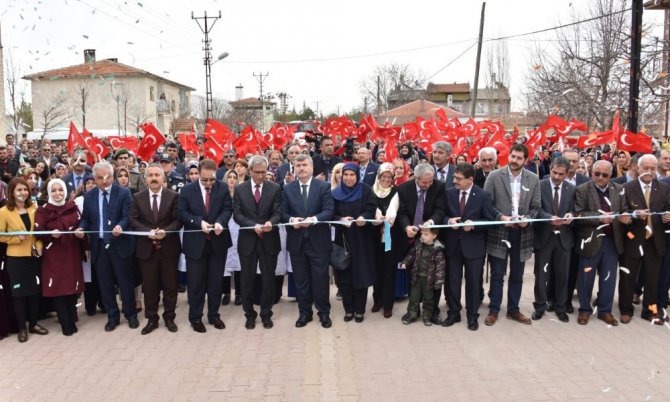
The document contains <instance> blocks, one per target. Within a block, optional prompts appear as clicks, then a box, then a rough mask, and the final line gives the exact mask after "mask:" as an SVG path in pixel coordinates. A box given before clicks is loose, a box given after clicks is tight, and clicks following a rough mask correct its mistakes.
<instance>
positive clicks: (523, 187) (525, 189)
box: [521, 186, 530, 191]
mask: <svg viewBox="0 0 670 402" xmlns="http://www.w3.org/2000/svg"><path fill="white" fill-rule="evenodd" d="M521 188H522V189H523V191H530V189H529V188H528V187H526V186H521Z"/></svg>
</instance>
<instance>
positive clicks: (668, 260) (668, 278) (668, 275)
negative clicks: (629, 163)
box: [658, 151, 670, 320]
mask: <svg viewBox="0 0 670 402" xmlns="http://www.w3.org/2000/svg"><path fill="white" fill-rule="evenodd" d="M666 152H667V154H670V152H668V151H665V152H663V151H662V152H661V161H660V162H661V163H660V164H661V165H662V164H663V158H664V156H667V154H666V155H664V153H666ZM665 173H670V171H666V172H665ZM661 182H662V183H664V184H666V185H668V186H670V176H666V177H664V178H662V179H661ZM662 222H663V223H665V224H666V225H667V224H669V223H670V212H666V213H665V214H663V218H662ZM668 249H670V231H666V232H665V256H664V257H663V267H662V268H661V272H660V274H659V279H658V301H659V303H660V305H661V307H663V308H664V309H667V308H668V291H670V253H668ZM659 311H660V310H659ZM666 320H667V317H666Z"/></svg>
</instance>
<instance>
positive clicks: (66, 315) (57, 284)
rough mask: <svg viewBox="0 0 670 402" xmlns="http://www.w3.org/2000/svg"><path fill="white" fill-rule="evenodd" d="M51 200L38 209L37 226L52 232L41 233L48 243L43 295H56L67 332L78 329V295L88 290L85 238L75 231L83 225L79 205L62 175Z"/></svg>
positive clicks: (52, 187)
mask: <svg viewBox="0 0 670 402" xmlns="http://www.w3.org/2000/svg"><path fill="white" fill-rule="evenodd" d="M47 191H48V193H49V201H48V202H47V203H46V204H45V205H44V206H42V207H41V208H39V209H38V210H37V213H36V214H35V228H36V230H40V231H51V232H53V233H52V234H48V235H37V236H36V237H37V238H38V239H40V240H42V243H43V244H45V246H44V250H43V253H42V296H44V297H52V298H53V301H54V306H55V307H56V313H57V314H58V321H59V322H60V326H61V329H62V331H63V335H65V336H70V335H72V334H74V333H75V332H77V325H76V324H75V322H76V320H77V298H78V297H79V295H80V294H81V293H82V292H83V290H84V287H85V285H84V283H85V282H84V270H83V268H82V265H81V260H82V256H83V254H82V247H81V240H79V239H77V238H76V237H75V236H73V235H71V234H62V233H59V232H66V231H71V230H74V229H76V228H78V227H79V218H80V216H79V209H78V208H77V205H76V204H75V203H74V201H67V199H66V193H67V187H66V186H65V182H64V181H62V180H61V179H51V180H50V181H49V183H48V184H47Z"/></svg>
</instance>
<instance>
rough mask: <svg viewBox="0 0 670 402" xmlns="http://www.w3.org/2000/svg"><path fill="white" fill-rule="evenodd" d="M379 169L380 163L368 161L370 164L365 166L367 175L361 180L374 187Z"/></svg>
mask: <svg viewBox="0 0 670 402" xmlns="http://www.w3.org/2000/svg"><path fill="white" fill-rule="evenodd" d="M377 169H379V165H378V164H376V163H374V162H372V161H370V162H368V166H367V168H365V177H363V180H361V181H362V182H363V183H365V184H367V185H368V186H370V187H372V186H373V185H374V184H375V180H377Z"/></svg>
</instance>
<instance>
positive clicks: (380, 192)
mask: <svg viewBox="0 0 670 402" xmlns="http://www.w3.org/2000/svg"><path fill="white" fill-rule="evenodd" d="M385 172H390V173H391V175H394V172H395V167H394V166H393V164H392V163H388V162H384V163H382V164H381V165H380V166H379V168H378V169H377V177H376V179H375V184H373V185H372V191H374V193H375V195H376V196H377V197H379V198H386V196H388V195H389V194H390V193H391V190H392V189H393V185H391V186H390V187H389V188H382V186H381V183H380V181H381V179H380V177H381V176H382V173H385Z"/></svg>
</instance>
